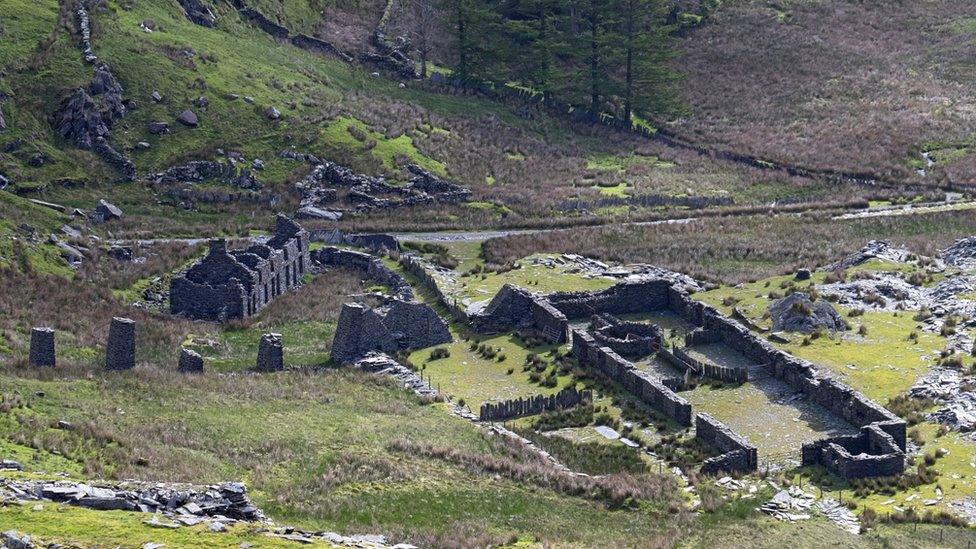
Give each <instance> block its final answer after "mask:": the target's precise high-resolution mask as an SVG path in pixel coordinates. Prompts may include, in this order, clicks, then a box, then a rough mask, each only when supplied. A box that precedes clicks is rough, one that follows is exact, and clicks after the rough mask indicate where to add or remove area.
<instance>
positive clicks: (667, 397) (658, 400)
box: [571, 329, 692, 426]
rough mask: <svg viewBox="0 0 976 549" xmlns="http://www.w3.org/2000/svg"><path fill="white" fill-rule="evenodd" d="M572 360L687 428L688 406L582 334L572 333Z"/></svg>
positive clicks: (689, 421) (631, 365)
mask: <svg viewBox="0 0 976 549" xmlns="http://www.w3.org/2000/svg"><path fill="white" fill-rule="evenodd" d="M571 334H572V343H573V356H574V357H575V358H576V359H577V361H579V363H580V366H582V367H584V368H592V369H595V370H597V371H599V372H600V373H602V374H603V375H604V376H606V377H607V378H609V379H610V380H612V381H615V382H617V383H619V384H620V385H622V386H623V387H624V388H625V389H627V390H628V391H629V392H630V393H631V394H633V395H634V396H636V397H637V398H639V399H640V400H641V401H642V402H644V403H645V404H647V405H649V406H650V407H652V408H654V409H655V410H658V411H659V412H661V413H662V414H664V415H665V416H667V417H669V418H671V419H672V420H674V421H675V422H677V423H678V424H679V425H685V426H690V425H691V420H692V410H691V404H689V403H688V401H686V400H685V399H683V398H681V397H680V396H678V395H677V394H675V392H674V391H672V390H671V389H669V388H668V387H666V386H665V385H664V384H663V383H661V382H660V381H657V380H655V379H653V378H651V377H650V376H648V375H647V374H645V373H643V372H641V371H639V370H638V369H637V368H636V367H635V366H634V365H633V364H632V363H631V362H629V361H627V360H626V359H624V358H622V357H621V356H620V355H618V354H617V353H615V352H613V350H612V349H610V348H609V347H601V346H599V345H598V344H597V342H596V340H595V339H593V336H591V335H590V334H589V333H587V332H586V331H585V330H579V329H577V330H572V331H571Z"/></svg>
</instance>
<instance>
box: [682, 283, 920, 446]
mask: <svg viewBox="0 0 976 549" xmlns="http://www.w3.org/2000/svg"><path fill="white" fill-rule="evenodd" d="M668 295H669V299H668V301H669V306H670V307H671V309H672V310H673V311H675V312H676V313H678V314H680V315H681V316H682V317H684V318H685V319H686V320H688V321H689V322H693V323H695V324H697V325H698V326H700V327H701V328H702V329H703V330H702V332H701V334H700V335H698V336H691V337H692V340H694V339H697V338H702V339H703V340H709V341H721V342H722V343H723V344H725V345H728V346H729V347H730V348H732V349H734V350H736V351H738V352H740V353H742V354H743V355H745V356H746V357H747V358H749V359H750V360H751V361H753V362H754V363H755V364H760V365H764V366H765V367H766V368H767V370H768V371H769V373H770V374H772V375H773V376H774V377H775V378H777V379H779V380H782V381H784V382H786V383H787V384H789V385H790V386H791V387H793V388H794V389H796V390H798V391H801V392H802V393H804V394H805V395H806V396H807V397H808V398H809V399H810V401H811V402H814V403H816V404H819V405H821V406H823V407H824V408H826V409H827V410H829V411H830V412H832V413H834V414H836V415H838V416H840V417H842V418H843V419H845V420H846V421H847V422H848V423H851V424H852V425H854V426H855V427H863V426H865V425H869V424H872V423H881V424H883V425H884V427H883V428H884V429H885V430H886V431H887V432H888V433H890V434H891V435H892V436H893V437H894V439H895V441H896V442H897V443H898V445H899V447H900V448H902V449H904V447H905V431H906V426H905V422H904V421H903V420H901V419H900V418H899V417H898V416H896V415H895V414H893V413H892V412H890V411H888V410H887V409H886V408H884V407H882V406H881V405H879V404H877V403H876V402H873V401H872V400H870V399H869V398H867V397H866V396H864V395H863V394H861V393H860V392H858V391H855V390H854V389H852V388H850V387H848V386H847V385H844V384H843V383H841V382H839V381H837V380H835V379H831V378H829V377H827V376H826V375H825V374H824V373H822V372H821V371H820V369H819V368H818V367H817V366H815V365H814V364H812V363H810V362H807V361H805V360H802V359H799V358H796V357H794V356H792V355H790V354H789V353H787V352H785V351H783V350H780V349H778V348H776V347H775V346H773V345H772V344H771V343H769V342H768V341H766V340H765V339H763V338H761V337H759V336H757V335H755V334H753V333H752V332H751V331H750V330H749V329H748V328H746V327H745V326H743V325H742V324H740V323H739V322H737V321H735V320H733V319H731V318H729V317H727V316H725V315H724V314H722V313H721V312H719V311H718V310H717V309H715V308H714V307H710V306H708V305H704V304H702V303H697V302H695V301H694V300H693V299H691V297H690V296H688V295H687V294H684V293H683V292H681V291H679V290H676V289H672V290H671V291H669V293H668Z"/></svg>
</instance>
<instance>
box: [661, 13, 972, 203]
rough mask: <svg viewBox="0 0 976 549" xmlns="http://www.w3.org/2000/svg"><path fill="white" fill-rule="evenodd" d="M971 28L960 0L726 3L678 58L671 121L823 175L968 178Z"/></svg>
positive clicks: (697, 135) (686, 43)
mask: <svg viewBox="0 0 976 549" xmlns="http://www.w3.org/2000/svg"><path fill="white" fill-rule="evenodd" d="M974 21H976V7H974V6H973V4H972V2H966V1H964V0H937V1H930V2H906V3H900V4H897V5H891V4H888V3H879V2H848V1H846V0H816V1H787V2H767V1H764V0H756V1H753V0H733V1H730V2H722V4H721V6H720V7H719V8H717V9H716V10H714V11H713V13H712V15H711V17H710V18H709V19H708V20H707V22H706V24H705V25H703V26H702V27H701V28H699V29H698V30H695V31H694V32H692V33H691V34H690V35H689V36H688V37H686V38H685V39H684V40H683V43H682V46H681V50H682V54H681V55H680V56H679V57H678V58H677V59H676V60H675V65H676V66H677V67H679V70H681V71H682V72H683V73H684V74H685V79H684V82H683V86H682V87H683V90H684V97H685V99H686V101H687V103H688V108H689V113H688V116H687V118H684V119H682V120H680V121H678V122H676V123H675V126H676V127H677V128H678V129H680V130H681V131H682V132H685V133H687V134H689V135H692V136H694V137H695V138H697V139H701V140H705V141H709V142H713V143H717V144H722V145H725V146H728V147H731V148H733V149H737V150H742V151H748V152H751V153H754V154H758V155H762V156H765V157H768V158H775V159H777V160H782V161H792V162H796V163H800V164H804V165H809V166H815V167H818V168H826V169H843V170H848V171H871V172H875V173H878V174H881V175H884V176H891V177H897V178H900V179H904V180H914V181H919V182H933V181H934V182H945V181H952V182H955V183H961V184H963V183H970V182H971V181H972V179H973V174H974V172H973V165H974V164H973V155H972V151H971V144H972V141H973V135H974V132H976V123H974V118H973V116H972V112H971V107H970V105H971V104H972V102H973V99H974V94H976V89H974V88H973V85H972V82H973V75H974V72H973V70H974V66H973V63H972V51H973V47H974V45H976V43H974V40H976V25H974ZM922 152H932V158H933V160H935V161H936V162H937V164H936V166H934V167H933V168H932V169H929V170H928V172H929V173H928V175H927V176H926V177H925V178H922V177H920V176H919V175H918V174H917V173H916V169H917V168H925V167H926V165H925V164H926V163H925V161H924V160H923V159H922V157H921V153H922Z"/></svg>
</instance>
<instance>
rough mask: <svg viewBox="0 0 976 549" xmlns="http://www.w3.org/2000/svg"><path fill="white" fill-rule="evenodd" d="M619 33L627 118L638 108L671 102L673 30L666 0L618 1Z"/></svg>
mask: <svg viewBox="0 0 976 549" xmlns="http://www.w3.org/2000/svg"><path fill="white" fill-rule="evenodd" d="M616 4H617V9H618V12H619V14H620V16H621V21H620V25H619V28H618V34H619V37H620V44H621V49H622V50H623V57H624V60H623V71H622V77H621V80H622V86H621V95H622V100H623V103H624V119H625V120H627V121H628V122H630V120H631V118H632V115H633V112H634V111H635V110H657V109H659V108H662V107H664V106H666V105H667V104H669V103H670V101H671V99H670V93H669V90H668V89H667V88H668V86H669V85H670V84H671V83H672V82H673V81H674V80H675V75H674V72H673V71H672V70H671V69H670V68H669V67H668V65H667V61H668V60H669V59H670V57H671V55H672V53H671V52H672V49H671V45H670V43H669V42H670V35H671V29H670V27H668V26H667V25H665V19H666V13H667V6H666V5H665V3H664V1H663V0H617V2H616Z"/></svg>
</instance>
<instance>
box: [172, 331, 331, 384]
mask: <svg viewBox="0 0 976 549" xmlns="http://www.w3.org/2000/svg"><path fill="white" fill-rule="evenodd" d="M335 328H336V323H335V322H321V321H305V322H286V323H274V324H273V325H264V324H258V325H254V326H249V327H244V328H238V327H224V328H223V329H221V330H220V331H219V333H218V335H217V337H216V342H217V346H216V347H213V346H210V345H196V344H194V343H193V339H194V336H193V335H192V334H191V335H189V336H188V337H187V343H188V344H187V347H189V348H191V349H193V350H195V351H197V352H199V353H200V354H201V355H203V357H204V362H205V364H206V366H207V367H209V368H213V369H214V370H216V371H219V372H235V371H244V370H251V369H253V368H254V365H255V361H256V359H257V356H258V344H259V342H260V341H261V336H262V335H263V334H266V333H268V332H275V333H280V334H281V335H282V344H283V345H284V358H285V366H286V367H299V366H321V365H325V364H327V363H328V362H329V353H330V351H331V350H332V337H333V336H334V335H335Z"/></svg>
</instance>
